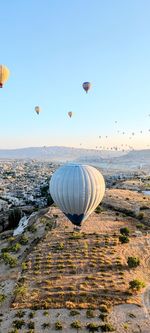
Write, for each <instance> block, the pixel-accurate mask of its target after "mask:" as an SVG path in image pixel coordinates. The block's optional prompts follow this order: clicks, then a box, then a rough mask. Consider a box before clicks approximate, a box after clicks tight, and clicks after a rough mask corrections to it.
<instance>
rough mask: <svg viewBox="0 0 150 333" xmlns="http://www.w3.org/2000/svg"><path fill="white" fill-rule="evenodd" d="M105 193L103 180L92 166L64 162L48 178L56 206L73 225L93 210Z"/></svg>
mask: <svg viewBox="0 0 150 333" xmlns="http://www.w3.org/2000/svg"><path fill="white" fill-rule="evenodd" d="M104 193H105V181H104V178H103V176H102V175H101V173H100V172H99V171H98V170H97V169H96V168H94V167H92V166H89V165H83V164H65V165H64V166H62V167H60V168H59V169H58V170H56V171H55V173H54V174H53V176H52V178H51V180H50V194H51V196H52V198H53V200H54V202H55V203H56V205H58V207H59V208H60V209H61V210H62V212H63V213H64V214H65V215H66V216H67V217H68V219H69V220H70V221H71V222H72V223H73V224H75V225H77V226H80V225H81V222H82V221H84V220H86V219H87V217H88V216H89V215H90V214H91V213H92V212H93V211H94V210H95V208H96V207H97V206H98V205H99V203H100V202H101V200H102V198H103V196H104Z"/></svg>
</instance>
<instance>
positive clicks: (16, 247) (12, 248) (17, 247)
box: [10, 243, 21, 252]
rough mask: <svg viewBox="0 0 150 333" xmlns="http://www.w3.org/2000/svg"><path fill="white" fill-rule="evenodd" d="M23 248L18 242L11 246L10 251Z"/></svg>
mask: <svg viewBox="0 0 150 333" xmlns="http://www.w3.org/2000/svg"><path fill="white" fill-rule="evenodd" d="M20 248H21V245H20V244H19V243H16V244H15V245H13V246H12V247H11V248H10V251H11V252H18V251H19V250H20Z"/></svg>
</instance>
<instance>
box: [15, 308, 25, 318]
mask: <svg viewBox="0 0 150 333" xmlns="http://www.w3.org/2000/svg"><path fill="white" fill-rule="evenodd" d="M24 315H25V311H23V310H19V311H18V312H17V313H16V314H15V317H18V318H23V317H24Z"/></svg>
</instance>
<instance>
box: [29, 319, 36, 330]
mask: <svg viewBox="0 0 150 333" xmlns="http://www.w3.org/2000/svg"><path fill="white" fill-rule="evenodd" d="M34 327H35V324H34V321H30V322H29V323H28V328H29V329H32V330H33V329H34Z"/></svg>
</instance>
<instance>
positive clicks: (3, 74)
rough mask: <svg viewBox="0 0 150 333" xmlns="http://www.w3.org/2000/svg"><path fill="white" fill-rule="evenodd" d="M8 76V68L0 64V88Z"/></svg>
mask: <svg viewBox="0 0 150 333" xmlns="http://www.w3.org/2000/svg"><path fill="white" fill-rule="evenodd" d="M8 78H9V69H8V68H7V67H6V66H4V65H0V88H3V84H4V83H5V82H6V81H7V80H8Z"/></svg>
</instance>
